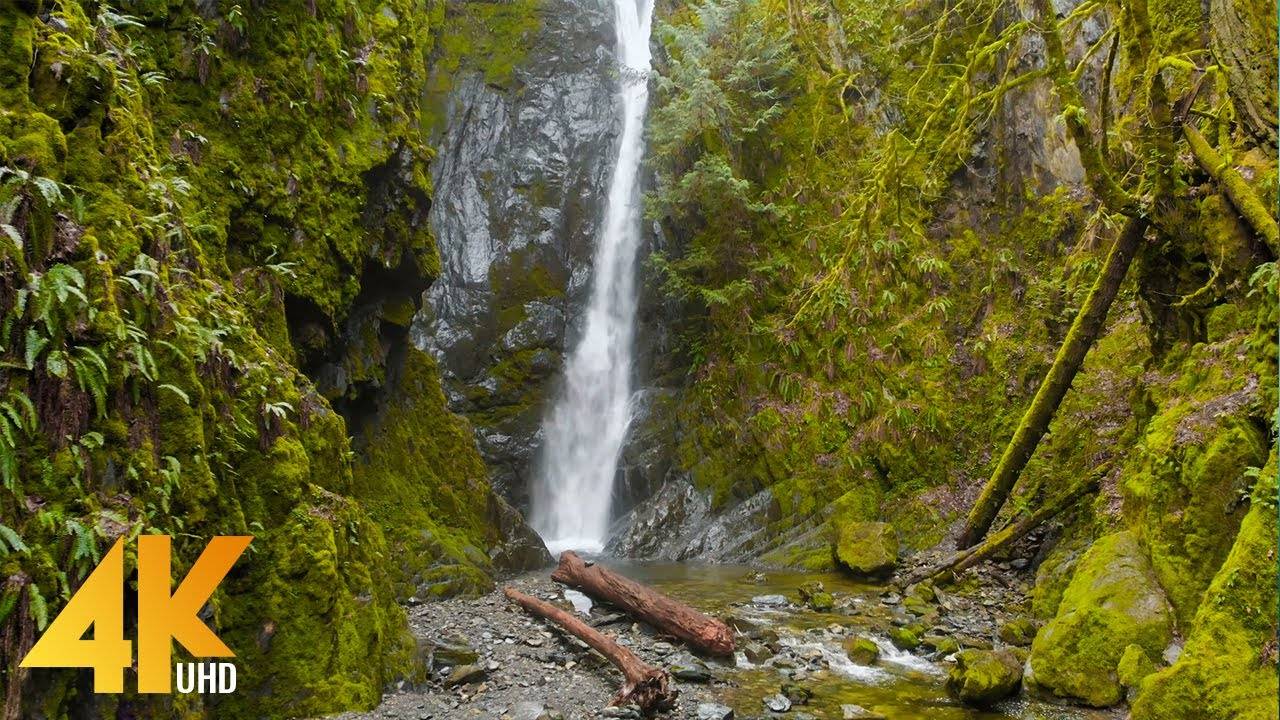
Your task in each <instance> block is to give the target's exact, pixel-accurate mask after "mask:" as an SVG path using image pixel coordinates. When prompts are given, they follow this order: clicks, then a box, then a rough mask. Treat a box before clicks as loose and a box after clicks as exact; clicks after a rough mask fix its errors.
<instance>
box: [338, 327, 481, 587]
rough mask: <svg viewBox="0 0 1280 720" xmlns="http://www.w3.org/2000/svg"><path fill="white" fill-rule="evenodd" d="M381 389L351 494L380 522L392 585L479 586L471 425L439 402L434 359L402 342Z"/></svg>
mask: <svg viewBox="0 0 1280 720" xmlns="http://www.w3.org/2000/svg"><path fill="white" fill-rule="evenodd" d="M386 397H387V401H386V405H385V407H384V409H383V412H382V414H381V415H380V417H379V418H378V419H377V420H376V421H375V422H374V423H373V424H371V425H370V426H369V427H368V428H366V430H365V432H364V435H363V437H362V439H361V442H360V448H361V451H362V452H361V459H360V460H359V461H358V462H357V463H356V466H355V469H354V480H353V488H352V493H353V494H354V496H355V497H357V498H359V499H360V500H361V502H362V504H363V505H364V506H365V507H366V508H368V510H369V512H370V514H371V515H372V516H373V517H374V519H375V520H377V521H378V522H379V523H380V524H381V525H382V526H383V527H384V528H385V530H386V534H387V538H388V541H389V542H390V544H391V547H392V551H393V552H392V557H394V558H395V563H396V564H397V565H398V569H399V573H398V578H399V583H400V585H399V587H400V588H401V591H400V594H401V595H402V596H404V597H407V596H408V595H411V594H418V596H419V597H423V596H433V597H436V596H444V595H451V594H457V593H459V592H466V593H475V592H479V591H484V590H487V589H488V588H490V587H492V580H491V579H490V577H489V573H490V572H491V568H490V566H489V559H488V556H487V554H486V551H485V550H484V548H488V547H490V546H491V545H492V544H493V540H494V537H493V532H494V530H493V528H491V527H489V526H488V525H487V518H488V512H489V503H490V493H491V492H492V491H491V490H490V489H489V486H488V482H487V478H488V473H487V470H486V469H485V466H484V462H483V461H482V460H481V459H480V455H479V453H478V451H477V450H476V447H475V440H474V439H473V436H472V433H471V429H470V427H469V426H468V425H467V424H466V422H465V421H464V420H462V419H461V418H459V417H457V416H455V415H453V414H452V413H450V412H449V410H448V408H447V407H446V405H445V398H444V393H443V392H442V391H441V389H440V383H439V376H438V375H437V373H436V367H435V361H434V360H432V359H431V357H430V356H428V355H427V354H426V353H423V352H421V351H418V350H416V349H413V348H410V349H408V350H407V352H406V355H405V358H404V361H403V365H402V367H401V368H400V369H399V374H398V377H397V378H396V379H395V382H394V384H393V386H392V388H391V389H390V390H389V391H388V393H387V394H386ZM421 428H431V431H430V432H422V430H421ZM444 518H448V524H445V523H444V522H443V521H442V519H444Z"/></svg>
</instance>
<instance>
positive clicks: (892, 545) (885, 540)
mask: <svg viewBox="0 0 1280 720" xmlns="http://www.w3.org/2000/svg"><path fill="white" fill-rule="evenodd" d="M834 524H835V545H834V547H833V552H834V554H835V558H836V561H837V562H838V563H839V564H840V566H841V567H844V568H845V569H847V570H849V571H850V572H852V573H853V574H854V575H858V576H862V577H884V576H886V575H888V574H889V573H891V572H893V569H894V568H895V567H897V565H898V534H897V533H896V532H895V531H894V529H893V527H892V526H890V525H889V524H888V523H882V522H861V521H842V520H839V519H837V520H836V521H835V522H834Z"/></svg>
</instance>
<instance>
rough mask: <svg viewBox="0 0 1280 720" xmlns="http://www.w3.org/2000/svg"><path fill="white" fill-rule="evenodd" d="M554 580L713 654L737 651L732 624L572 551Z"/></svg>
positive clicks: (562, 556)
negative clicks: (735, 649)
mask: <svg viewBox="0 0 1280 720" xmlns="http://www.w3.org/2000/svg"><path fill="white" fill-rule="evenodd" d="M551 579H552V580H555V581H556V582H558V583H564V584H565V585H571V586H573V587H576V588H578V589H580V590H582V591H583V592H585V593H587V594H588V595H592V596H594V597H597V598H600V599H601V600H605V601H607V602H610V603H613V604H614V605H617V606H618V607H619V608H622V609H623V610H626V611H627V612H628V613H630V614H632V615H634V616H636V617H638V618H640V619H641V620H644V621H645V622H647V623H649V624H650V625H652V626H654V627H655V628H657V629H659V630H662V631H664V632H668V633H670V634H672V635H675V636H676V637H678V638H680V639H682V640H684V641H686V642H688V643H689V644H690V645H692V646H693V647H695V648H697V649H698V650H702V651H703V652H707V653H711V654H713V655H732V654H733V630H731V629H730V628H729V626H728V625H725V624H724V623H722V622H720V621H719V620H716V619H714V618H711V617H707V616H706V615H704V614H702V613H700V612H698V611H697V610H694V609H693V608H691V607H689V606H688V605H685V604H684V603H681V602H678V601H676V600H673V599H671V598H669V597H667V596H666V595H663V594H662V593H660V592H658V591H656V590H654V589H652V588H649V587H645V586H644V585H641V584H640V583H638V582H635V581H634V580H629V579H627V578H625V577H622V576H621V575H618V574H617V573H615V572H613V571H611V570H609V569H608V568H605V567H601V566H600V565H587V564H586V563H585V562H583V561H582V558H580V557H578V555H577V554H576V553H574V552H573V551H571V550H567V551H565V552H563V553H561V554H560V565H559V567H557V568H556V570H555V572H553V573H551Z"/></svg>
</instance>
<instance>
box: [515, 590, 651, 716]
mask: <svg viewBox="0 0 1280 720" xmlns="http://www.w3.org/2000/svg"><path fill="white" fill-rule="evenodd" d="M503 593H505V594H506V596H507V599H508V600H511V601H512V602H514V603H516V604H517V605H519V606H520V607H522V608H524V609H525V610H526V611H527V612H529V613H531V614H533V615H536V616H538V617H540V618H542V619H544V620H549V621H551V622H553V623H555V624H556V625H559V626H560V627H561V628H563V629H564V630H565V632H568V633H569V634H571V635H573V636H574V637H576V638H578V639H579V640H581V641H583V642H585V643H586V644H588V645H590V646H591V647H592V648H594V649H595V650H596V652H599V653H600V654H601V655H604V656H605V657H606V658H608V659H609V662H611V663H613V664H614V666H615V667H617V668H618V669H619V670H621V671H622V676H623V678H625V679H626V682H625V683H623V685H622V689H621V690H619V691H618V694H617V695H615V696H614V697H613V700H612V701H611V703H610V704H611V705H635V706H637V707H639V708H640V710H641V712H643V713H645V714H649V713H652V712H655V711H658V710H667V709H670V708H671V706H672V705H673V704H674V703H675V699H676V694H677V691H676V690H675V689H673V688H672V687H671V677H670V676H669V675H667V673H666V671H664V670H659V669H658V668H656V667H653V666H652V665H649V664H647V663H645V661H643V660H641V659H640V658H638V657H636V655H635V653H633V652H631V651H630V650H628V649H626V648H624V647H622V646H621V645H619V644H618V643H617V642H615V641H614V640H613V638H611V637H609V636H608V635H605V634H604V633H602V632H600V631H599V630H596V629H595V628H593V627H591V626H590V625H587V624H586V623H584V622H583V621H581V620H579V619H578V618H577V617H576V616H574V614H573V613H570V612H567V611H565V610H561V609H560V608H558V607H556V606H555V605H552V604H551V603H548V602H543V601H542V600H539V599H537V598H535V597H532V596H529V595H526V594H524V593H522V592H520V591H519V590H516V589H515V588H506V589H504V590H503Z"/></svg>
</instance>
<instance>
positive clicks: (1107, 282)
mask: <svg viewBox="0 0 1280 720" xmlns="http://www.w3.org/2000/svg"><path fill="white" fill-rule="evenodd" d="M1146 231H1147V221H1146V220H1144V219H1141V218H1130V219H1129V220H1128V221H1127V222H1126V223H1125V225H1124V228H1123V229H1122V230H1121V231H1120V236H1119V237H1117V238H1116V241H1115V244H1114V245H1112V247H1111V252H1110V253H1109V254H1108V255H1107V263H1106V265H1105V266H1104V267H1103V268H1102V272H1101V273H1100V274H1099V275H1098V278H1097V280H1095V281H1094V283H1093V287H1092V288H1091V289H1090V290H1089V296H1088V297H1087V298H1085V301H1084V307H1082V308H1080V312H1079V314H1077V315H1076V318H1075V320H1074V321H1073V322H1072V323H1071V329H1070V330H1068V331H1067V337H1066V339H1065V340H1064V341H1063V343H1062V347H1060V348H1059V349H1058V354H1057V357H1055V358H1054V360H1053V365H1052V366H1050V368H1049V372H1048V373H1047V374H1046V375H1045V378H1044V381H1043V382H1042V383H1040V388H1039V389H1038V390H1036V396H1035V399H1033V400H1032V401H1031V406H1030V407H1029V408H1027V411H1026V413H1025V414H1024V415H1023V416H1022V421H1021V422H1019V423H1018V428H1017V430H1015V431H1014V433H1013V438H1012V439H1011V440H1010V441H1009V445H1008V446H1007V447H1005V450H1004V454H1003V455H1002V456H1001V457H1000V463H999V464H998V465H997V466H996V469H995V472H993V473H991V478H990V479H988V480H987V484H986V486H984V487H983V489H982V494H981V495H980V496H979V497H978V500H977V502H976V503H974V506H973V509H972V510H970V511H969V517H968V519H967V520H966V521H965V525H964V530H963V531H962V532H961V533H960V539H959V540H958V541H957V547H959V548H961V549H963V548H969V547H972V546H973V545H975V544H977V542H978V541H979V540H981V539H982V538H983V536H984V535H986V534H987V530H988V529H990V528H991V523H992V522H993V521H994V520H995V518H996V514H997V513H999V512H1000V508H1001V507H1003V506H1004V501H1005V500H1006V499H1007V498H1008V497H1009V493H1010V492H1012V491H1013V486H1014V484H1016V483H1017V482H1018V476H1019V475H1021V473H1022V469H1023V468H1024V467H1026V466H1027V461H1029V460H1030V459H1031V455H1032V453H1034V452H1035V449H1036V446H1037V445H1038V444H1039V443H1040V439H1041V438H1042V437H1044V434H1045V433H1046V432H1047V431H1048V430H1049V421H1050V420H1052V419H1053V414H1054V412H1055V411H1056V410H1057V409H1058V405H1059V404H1060V403H1061V402H1062V398H1063V397H1064V396H1065V395H1066V394H1067V389H1068V388H1070V387H1071V382H1072V380H1074V379H1075V376H1076V373H1077V372H1079V370H1080V366H1081V365H1082V364H1083V363H1084V357H1085V355H1086V354H1087V353H1088V352H1089V348H1090V347H1092V346H1093V343H1094V341H1095V340H1096V339H1097V338H1098V335H1099V333H1101V332H1102V326H1103V323H1104V322H1105V321H1106V319H1107V311H1108V310H1109V309H1110V308H1111V303H1112V301H1114V300H1115V298H1116V293H1118V292H1119V291H1120V284H1121V283H1122V282H1123V281H1124V276H1125V274H1126V273H1127V272H1128V270H1129V265H1130V263H1132V262H1133V258H1134V255H1136V254H1137V251H1138V246H1139V245H1140V244H1141V242H1142V237H1143V235H1144V234H1145V233H1146Z"/></svg>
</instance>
